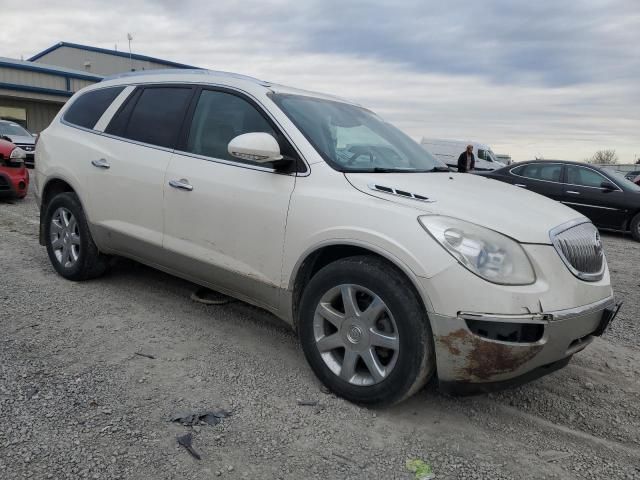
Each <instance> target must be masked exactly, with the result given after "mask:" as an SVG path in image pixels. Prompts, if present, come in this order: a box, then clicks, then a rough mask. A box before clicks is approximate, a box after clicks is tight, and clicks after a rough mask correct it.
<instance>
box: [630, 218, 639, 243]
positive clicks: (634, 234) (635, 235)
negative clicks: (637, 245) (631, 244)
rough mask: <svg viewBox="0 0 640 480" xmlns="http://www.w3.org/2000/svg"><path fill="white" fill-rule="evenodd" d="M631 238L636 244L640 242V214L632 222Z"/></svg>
mask: <svg viewBox="0 0 640 480" xmlns="http://www.w3.org/2000/svg"><path fill="white" fill-rule="evenodd" d="M631 236H632V237H633V239H634V240H635V241H636V242H640V213H636V216H635V217H633V219H632V220H631Z"/></svg>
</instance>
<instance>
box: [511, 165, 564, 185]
mask: <svg viewBox="0 0 640 480" xmlns="http://www.w3.org/2000/svg"><path fill="white" fill-rule="evenodd" d="M513 173H514V174H516V175H520V176H521V177H525V178H531V179H533V180H545V181H547V182H559V181H560V176H561V174H562V165H558V164H552V165H548V164H541V163H530V164H528V165H523V166H521V167H517V168H514V169H513Z"/></svg>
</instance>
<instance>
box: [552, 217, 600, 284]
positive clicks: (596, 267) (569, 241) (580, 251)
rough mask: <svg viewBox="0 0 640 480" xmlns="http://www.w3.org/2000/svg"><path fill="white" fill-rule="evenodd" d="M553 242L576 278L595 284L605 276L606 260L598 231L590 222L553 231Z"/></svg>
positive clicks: (565, 225) (582, 222)
mask: <svg viewBox="0 0 640 480" xmlns="http://www.w3.org/2000/svg"><path fill="white" fill-rule="evenodd" d="M550 236H551V242H552V243H553V246H554V247H555V249H556V251H557V252H558V254H559V255H560V258H562V261H563V262H564V263H565V265H566V266H567V268H569V270H570V271H571V273H573V274H574V275H575V276H576V277H578V278H580V279H582V280H586V281H589V282H595V281H597V280H600V279H601V278H602V275H603V274H604V267H605V259H604V252H603V249H602V240H601V239H600V233H598V229H597V228H596V227H594V226H593V224H592V223H591V222H589V221H580V223H577V222H575V221H574V222H570V223H569V224H564V225H561V226H559V227H557V228H554V229H553V230H551V233H550Z"/></svg>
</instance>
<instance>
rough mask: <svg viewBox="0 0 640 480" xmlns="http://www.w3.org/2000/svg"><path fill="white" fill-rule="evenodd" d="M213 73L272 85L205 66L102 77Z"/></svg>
mask: <svg viewBox="0 0 640 480" xmlns="http://www.w3.org/2000/svg"><path fill="white" fill-rule="evenodd" d="M185 74H186V75H190V74H193V75H211V76H220V77H226V78H235V79H238V80H247V81H249V82H254V83H257V84H259V85H262V86H265V87H268V86H270V85H271V83H270V82H265V81H263V80H259V79H257V78H254V77H249V76H248V75H242V74H239V73H232V72H224V71H221V70H207V69H204V68H166V69H165V68H159V69H154V70H140V71H135V72H124V73H116V74H115V75H110V76H108V77H105V78H103V79H102V81H103V82H104V81H107V80H114V79H116V78H128V77H139V76H145V75H185Z"/></svg>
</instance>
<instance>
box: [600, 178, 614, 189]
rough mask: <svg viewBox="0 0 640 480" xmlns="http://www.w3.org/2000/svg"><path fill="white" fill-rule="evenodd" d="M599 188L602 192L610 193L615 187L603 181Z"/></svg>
mask: <svg viewBox="0 0 640 480" xmlns="http://www.w3.org/2000/svg"><path fill="white" fill-rule="evenodd" d="M600 188H602V189H603V190H608V191H611V190H615V189H616V186H615V185H614V184H613V183H611V182H609V181H607V180H603V181H602V183H601V184H600Z"/></svg>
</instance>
